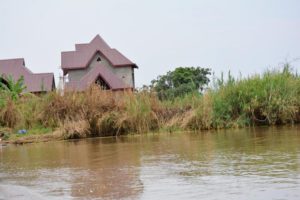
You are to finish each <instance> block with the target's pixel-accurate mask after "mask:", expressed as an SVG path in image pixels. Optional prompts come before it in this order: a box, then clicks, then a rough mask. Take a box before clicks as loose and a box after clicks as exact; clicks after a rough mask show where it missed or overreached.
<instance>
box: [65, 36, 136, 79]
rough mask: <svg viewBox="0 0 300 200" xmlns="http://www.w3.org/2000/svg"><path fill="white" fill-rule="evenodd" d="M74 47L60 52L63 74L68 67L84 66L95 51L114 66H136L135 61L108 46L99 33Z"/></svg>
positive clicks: (80, 67)
mask: <svg viewBox="0 0 300 200" xmlns="http://www.w3.org/2000/svg"><path fill="white" fill-rule="evenodd" d="M75 49H76V50H75V51H66V52H62V53H61V68H62V70H63V71H64V74H66V73H67V71H68V70H70V69H82V68H86V67H87V66H88V64H89V62H90V61H91V59H92V58H93V57H94V55H95V54H96V53H97V52H100V53H101V54H102V55H103V56H104V57H105V58H106V59H107V60H108V61H109V62H110V63H111V64H112V65H113V66H114V67H122V66H126V67H128V66H132V67H136V68H137V65H136V64H135V63H133V62H131V61H130V60H129V59H128V58H126V57H125V56H124V55H123V54H121V53H120V52H119V51H118V50H116V49H112V48H110V47H109V46H108V44H106V42H105V41H104V40H103V39H102V38H101V37H100V36H99V35H96V37H95V38H94V39H93V40H92V41H91V42H90V43H88V44H75Z"/></svg>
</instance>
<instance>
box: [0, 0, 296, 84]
mask: <svg viewBox="0 0 300 200" xmlns="http://www.w3.org/2000/svg"><path fill="white" fill-rule="evenodd" d="M299 10H300V2H299V1H296V0H288V1H280V0H265V1H259V0H254V1H237V0H236V1H234V0H229V1H226V2H224V1H216V0H210V1H208V0H207V1H204V0H189V1H180V0H172V1H171V0H166V1H158V0H153V1H143V0H128V1H121V0H111V1H95V0H88V1H79V0H73V1H71V0H64V1H61V0H53V1H37V0H24V1H17V0H0V12H1V14H2V17H1V18H0V27H1V31H0V59H9V58H19V57H22V58H24V59H25V63H26V66H27V67H28V68H29V69H30V70H32V71H33V72H36V73H38V72H54V73H55V77H56V81H57V80H58V76H59V74H62V72H61V70H60V68H59V67H60V53H61V52H62V51H72V50H74V48H75V47H74V45H75V43H88V42H90V41H91V40H92V39H93V38H94V37H95V36H96V35H97V34H99V35H101V37H102V38H103V39H104V40H105V41H106V42H107V43H108V44H109V45H110V46H111V47H112V48H116V49H118V50H119V51H120V52H121V53H122V54H124V55H125V56H126V57H128V58H129V59H130V60H132V61H133V62H135V63H136V64H137V65H138V66H139V69H137V70H136V74H135V77H136V85H137V86H138V87H141V86H142V85H144V84H150V81H151V80H152V79H155V78H156V77H157V76H158V75H161V74H165V73H166V72H167V71H169V70H172V69H174V68H175V67H179V66H195V67H196V66H200V67H208V68H211V69H212V71H214V72H215V73H216V74H217V75H219V74H220V73H221V72H222V71H223V72H227V71H228V70H230V71H231V72H232V73H233V75H235V76H237V75H238V74H239V73H242V74H243V76H247V75H251V74H254V73H261V72H263V71H264V70H265V69H267V68H268V67H278V66H279V65H280V64H281V63H283V62H284V61H286V60H287V61H293V60H294V59H296V58H300V40H299V36H300V12H299ZM292 66H293V67H294V69H295V70H298V71H299V70H300V61H295V62H292ZM56 84H58V82H56Z"/></svg>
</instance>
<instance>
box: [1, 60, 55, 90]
mask: <svg viewBox="0 0 300 200" xmlns="http://www.w3.org/2000/svg"><path fill="white" fill-rule="evenodd" d="M0 75H1V76H3V78H4V79H5V77H9V76H11V77H12V78H13V79H14V80H15V81H17V80H18V79H19V78H20V77H21V76H23V77H24V84H25V85H26V91H27V92H42V91H51V90H53V89H54V88H55V82H54V75H53V73H37V74H35V73H32V72H31V71H30V70H29V69H28V68H27V67H25V61H24V59H23V58H16V59H7V60H0Z"/></svg>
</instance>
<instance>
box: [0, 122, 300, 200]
mask: <svg viewBox="0 0 300 200" xmlns="http://www.w3.org/2000/svg"><path fill="white" fill-rule="evenodd" d="M0 169H1V171H0V199H247V200H248V199H263V200H266V199H295V200H296V199H297V200H299V199H300V127H299V126H296V127H281V128H256V129H243V130H227V131H220V132H206V133H173V134H170V133H165V134H150V135H149V134H148V135H147V136H128V137H120V138H96V139H95V138H94V139H87V140H77V141H63V142H49V143H39V144H30V145H23V146H6V147H2V148H1V147H0Z"/></svg>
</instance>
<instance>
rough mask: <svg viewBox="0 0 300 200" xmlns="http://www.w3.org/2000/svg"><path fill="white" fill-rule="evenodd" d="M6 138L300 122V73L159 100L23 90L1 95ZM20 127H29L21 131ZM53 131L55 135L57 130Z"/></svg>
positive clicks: (275, 73) (147, 95)
mask: <svg viewBox="0 0 300 200" xmlns="http://www.w3.org/2000/svg"><path fill="white" fill-rule="evenodd" d="M0 106H1V110H0V124H1V130H0V134H1V136H2V140H3V141H5V140H6V141H8V142H12V143H26V142H34V141H48V140H62V139H76V138H86V137H97V136H104V137H105V136H118V135H122V134H129V133H137V134H142V133H147V132H153V131H155V132H156V131H168V132H172V131H176V130H209V129H222V128H235V127H248V126H260V125H264V126H273V125H283V124H294V123H299V122H300V78H299V76H298V75H297V74H294V73H292V72H291V71H290V70H289V69H284V70H283V71H279V70H272V71H267V72H265V73H264V74H262V75H254V76H251V77H248V78H239V79H235V78H233V77H232V76H231V75H230V74H229V75H228V78H227V79H226V81H225V80H224V79H223V78H221V79H217V80H214V81H213V86H212V87H211V88H210V89H208V90H207V91H206V92H204V94H198V93H197V94H195V93H191V94H188V95H186V96H185V97H182V98H175V99H173V100H172V101H171V100H168V101H160V100H159V99H158V98H157V96H156V94H155V93H154V92H151V91H148V90H142V91H139V92H134V93H133V92H111V91H102V90H100V89H99V88H97V87H91V88H90V89H89V90H87V91H85V92H83V93H76V92H68V93H65V94H64V95H63V96H62V95H59V94H57V93H55V92H53V93H48V94H44V95H40V96H35V95H30V94H25V95H23V96H22V97H21V98H19V99H17V100H13V99H11V98H8V97H5V96H3V95H2V94H1V99H0ZM18 130H26V131H27V132H26V133H25V134H18ZM52 132H54V133H55V134H53V133H52Z"/></svg>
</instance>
